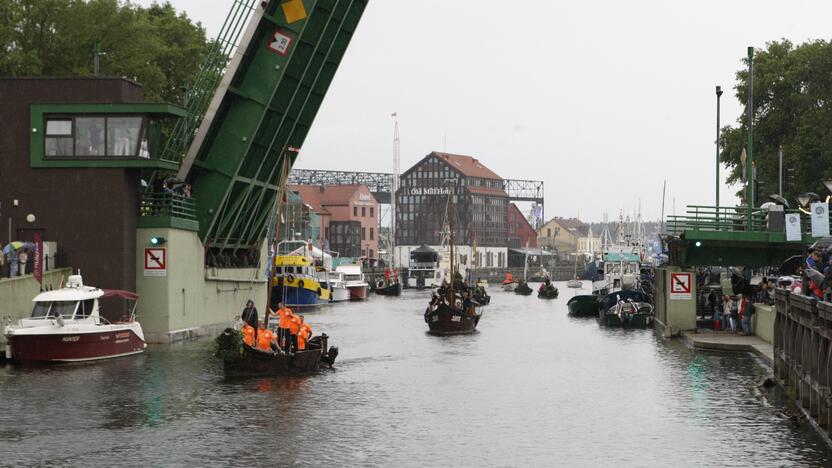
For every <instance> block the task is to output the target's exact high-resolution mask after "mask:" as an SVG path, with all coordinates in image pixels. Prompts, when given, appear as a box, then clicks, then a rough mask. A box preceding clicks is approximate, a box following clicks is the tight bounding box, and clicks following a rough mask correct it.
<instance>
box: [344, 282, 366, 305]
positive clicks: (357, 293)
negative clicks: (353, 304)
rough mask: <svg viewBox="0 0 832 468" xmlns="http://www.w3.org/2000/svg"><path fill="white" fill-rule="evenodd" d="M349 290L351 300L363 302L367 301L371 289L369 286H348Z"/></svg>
mask: <svg viewBox="0 0 832 468" xmlns="http://www.w3.org/2000/svg"><path fill="white" fill-rule="evenodd" d="M347 289H349V290H350V300H351V301H363V300H365V299H367V296H368V292H369V290H370V287H369V286H368V285H364V286H348V287H347Z"/></svg>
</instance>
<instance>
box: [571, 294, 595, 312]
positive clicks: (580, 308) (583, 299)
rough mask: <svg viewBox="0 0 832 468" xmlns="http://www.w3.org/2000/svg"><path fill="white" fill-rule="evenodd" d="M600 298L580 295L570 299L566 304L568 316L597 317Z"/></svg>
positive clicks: (591, 295)
mask: <svg viewBox="0 0 832 468" xmlns="http://www.w3.org/2000/svg"><path fill="white" fill-rule="evenodd" d="M600 299H601V298H600V297H598V296H597V295H595V294H581V295H578V296H573V297H571V298H570V299H569V300H568V301H567V302H566V307H567V308H568V309H569V315H574V316H576V317H597V316H598V302H599V301H600Z"/></svg>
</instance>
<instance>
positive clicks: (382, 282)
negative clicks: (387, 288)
mask: <svg viewBox="0 0 832 468" xmlns="http://www.w3.org/2000/svg"><path fill="white" fill-rule="evenodd" d="M376 287H377V288H378V289H382V288H384V281H381V280H378V283H376Z"/></svg>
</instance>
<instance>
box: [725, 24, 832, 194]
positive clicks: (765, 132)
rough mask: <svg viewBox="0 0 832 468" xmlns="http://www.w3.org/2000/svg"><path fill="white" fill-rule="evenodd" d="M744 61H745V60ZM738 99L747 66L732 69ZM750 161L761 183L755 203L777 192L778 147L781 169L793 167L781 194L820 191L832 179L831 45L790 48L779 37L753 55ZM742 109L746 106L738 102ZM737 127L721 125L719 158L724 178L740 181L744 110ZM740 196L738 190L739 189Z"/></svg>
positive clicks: (742, 93)
mask: <svg viewBox="0 0 832 468" xmlns="http://www.w3.org/2000/svg"><path fill="white" fill-rule="evenodd" d="M746 61H747V59H746ZM737 79H738V85H737V86H736V88H735V90H736V96H737V99H738V100H739V101H740V102H742V103H745V102H746V96H747V92H748V81H747V79H748V70H747V63H746V68H745V69H743V70H740V71H739V72H737ZM753 97H754V117H753V118H754V135H753V138H754V161H755V163H756V166H757V178H758V180H760V181H762V183H763V187H762V189H761V190H760V192H761V193H759V194H757V196H756V201H757V203H758V204H759V203H761V202H764V201H766V200H765V199H764V198H765V196H766V195H768V194H771V193H776V192H777V190H778V165H779V163H778V154H777V153H778V147H779V146H780V145H783V153H784V157H783V167H784V169H785V168H795V181H794V184H792V185H790V186H787V187H786V194H785V195H786V198H787V199H789V200H794V199H795V196H796V195H797V194H798V193H801V192H806V191H813V192H816V193H819V194H824V193H825V192H826V190H825V189H824V186H823V183H822V181H823V180H829V179H830V178H832V133H830V132H829V128H831V127H832V107H830V104H832V43H830V42H828V41H824V40H817V41H811V42H807V43H805V44H801V45H798V46H794V45H793V44H792V43H791V42H790V41H788V40H786V39H783V40H782V41H779V42H771V43H768V44H767V46H766V49H765V50H762V51H757V52H756V53H755V58H754V96H753ZM743 107H745V106H743ZM737 123H738V125H737V126H736V127H733V128H732V127H725V128H723V129H722V144H723V149H722V153H721V155H720V158H721V160H722V162H723V163H724V164H725V165H726V166H727V167H728V168H729V169H730V170H731V172H730V175H729V179H728V181H729V182H731V183H738V182H740V181H741V179H742V173H741V171H742V165H741V164H740V153H741V152H742V149H743V148H744V147H745V146H746V141H747V123H746V114H745V113H743V114H742V115H741V116H740V117H739V118H738V119H737ZM738 195H740V197H741V198H742V199H743V200H744V198H745V197H744V193H742V190H740V192H739V193H738Z"/></svg>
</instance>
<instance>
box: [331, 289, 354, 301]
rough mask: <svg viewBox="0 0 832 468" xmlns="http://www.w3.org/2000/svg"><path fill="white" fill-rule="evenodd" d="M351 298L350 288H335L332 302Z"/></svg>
mask: <svg viewBox="0 0 832 468" xmlns="http://www.w3.org/2000/svg"><path fill="white" fill-rule="evenodd" d="M348 300H350V290H349V289H347V288H333V289H332V302H344V301H348Z"/></svg>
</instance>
